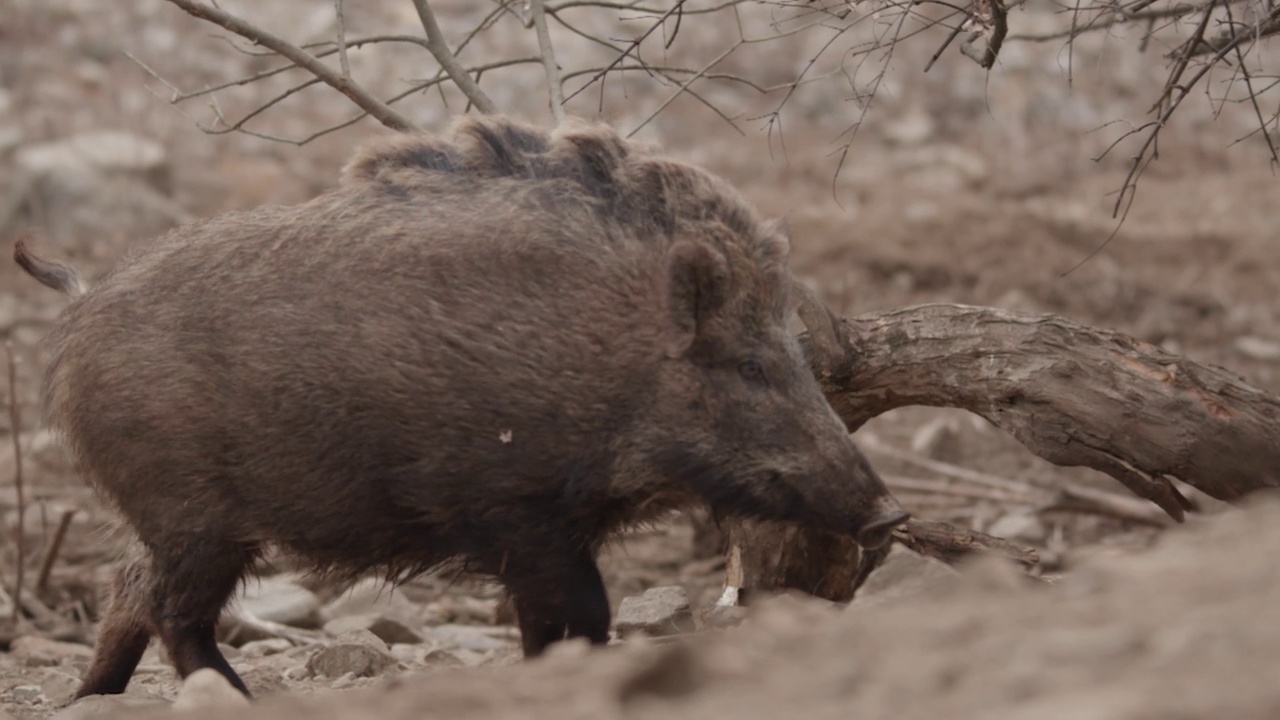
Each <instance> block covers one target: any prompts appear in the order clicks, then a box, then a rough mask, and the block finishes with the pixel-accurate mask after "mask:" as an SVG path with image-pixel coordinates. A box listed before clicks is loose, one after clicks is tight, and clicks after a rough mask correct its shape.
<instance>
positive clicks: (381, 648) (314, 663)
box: [307, 630, 396, 678]
mask: <svg viewBox="0 0 1280 720" xmlns="http://www.w3.org/2000/svg"><path fill="white" fill-rule="evenodd" d="M395 664H396V660H395V658H393V657H392V656H391V652H390V651H389V650H388V648H387V644H386V643H384V642H383V641H382V640H381V639H379V638H378V636H376V635H374V634H373V633H371V632H369V631H368V630H356V631H353V632H349V633H346V634H344V635H342V636H341V637H339V638H338V640H337V641H336V642H335V643H334V644H332V645H330V646H328V647H325V648H321V649H320V650H318V651H316V653H315V654H313V655H312V656H311V658H310V659H309V660H308V661H307V670H308V672H309V673H310V674H311V675H312V676H320V677H330V678H339V677H342V676H343V675H346V674H347V673H351V674H352V675H353V676H355V677H373V676H374V675H377V674H378V673H380V672H382V671H383V670H385V669H387V668H389V667H391V666H392V665H395Z"/></svg>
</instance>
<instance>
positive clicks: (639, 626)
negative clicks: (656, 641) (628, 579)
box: [614, 585, 695, 637]
mask: <svg viewBox="0 0 1280 720" xmlns="http://www.w3.org/2000/svg"><path fill="white" fill-rule="evenodd" d="M614 627H615V628H616V629H617V630H618V634H619V635H622V636H624V637H625V636H627V635H634V634H644V635H651V636H654V637H658V636H662V635H675V634H679V633H685V632H691V631H692V630H694V629H695V628H694V622H693V613H692V612H691V611H690V609H689V595H688V593H686V592H685V590H684V588H682V587H679V586H675V585H673V586H668V587H656V588H649V589H648V590H645V591H644V594H643V595H640V596H638V597H637V596H634V595H633V596H631V597H628V598H624V599H623V601H622V604H621V605H619V607H618V617H617V620H616V621H615V623H614Z"/></svg>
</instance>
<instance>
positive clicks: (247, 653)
mask: <svg viewBox="0 0 1280 720" xmlns="http://www.w3.org/2000/svg"><path fill="white" fill-rule="evenodd" d="M292 647H293V643H292V642H289V641H288V640H286V639H285V638H267V639H266V640H254V641H253V642H247V643H245V644H244V645H241V646H240V654H241V655H242V656H244V657H247V658H260V657H266V656H268V655H275V654H276V653H282V652H284V651H286V650H289V649H290V648H292Z"/></svg>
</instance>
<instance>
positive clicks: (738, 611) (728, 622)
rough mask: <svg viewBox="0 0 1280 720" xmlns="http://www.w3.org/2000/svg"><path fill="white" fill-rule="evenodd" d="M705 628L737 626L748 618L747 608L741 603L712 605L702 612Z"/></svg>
mask: <svg viewBox="0 0 1280 720" xmlns="http://www.w3.org/2000/svg"><path fill="white" fill-rule="evenodd" d="M701 619H702V622H701V623H700V624H701V626H702V628H703V629H708V630H724V629H726V628H732V627H737V626H739V625H741V624H742V622H743V621H744V620H746V619H747V609H746V608H745V607H742V606H741V605H719V604H717V605H712V606H711V607H709V608H707V610H706V611H705V612H703V613H702V614H701Z"/></svg>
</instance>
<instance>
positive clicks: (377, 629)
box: [324, 613, 422, 645]
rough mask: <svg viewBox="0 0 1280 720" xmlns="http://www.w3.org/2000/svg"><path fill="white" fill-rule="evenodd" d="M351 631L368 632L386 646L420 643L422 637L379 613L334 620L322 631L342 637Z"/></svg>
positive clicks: (406, 626)
mask: <svg viewBox="0 0 1280 720" xmlns="http://www.w3.org/2000/svg"><path fill="white" fill-rule="evenodd" d="M352 630H368V631H369V632H371V633H373V634H374V635H377V636H378V638H379V639H381V640H382V641H383V642H385V643H386V644H388V645H394V644H396V643H409V644H413V643H420V642H422V635H420V634H418V633H417V632H415V631H414V630H413V629H412V628H410V627H409V626H408V625H405V624H404V623H402V622H400V621H398V620H393V619H392V618H389V617H386V616H385V615H382V614H381V613H363V614H361V615H347V616H346V617H340V618H334V619H333V620H330V621H329V622H327V623H325V624H324V631H325V632H327V633H329V634H330V635H342V634H344V633H347V632H351V631H352Z"/></svg>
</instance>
